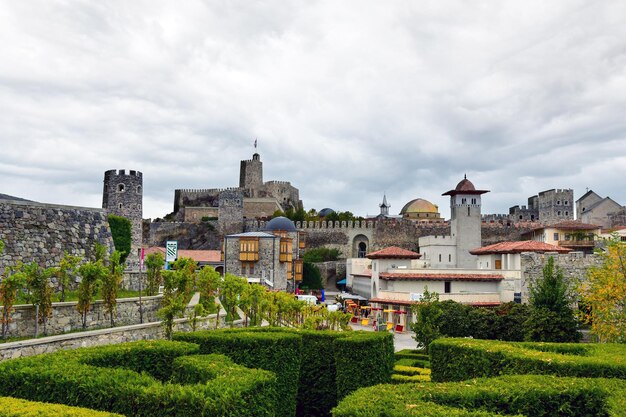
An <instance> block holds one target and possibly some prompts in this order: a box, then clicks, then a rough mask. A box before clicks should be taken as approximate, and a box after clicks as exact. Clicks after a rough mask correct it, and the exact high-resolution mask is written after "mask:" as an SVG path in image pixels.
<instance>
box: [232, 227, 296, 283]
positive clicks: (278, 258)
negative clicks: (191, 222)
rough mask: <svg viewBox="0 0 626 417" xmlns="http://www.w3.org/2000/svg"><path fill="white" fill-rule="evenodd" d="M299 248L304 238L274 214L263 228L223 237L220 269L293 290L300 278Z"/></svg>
mask: <svg viewBox="0 0 626 417" xmlns="http://www.w3.org/2000/svg"><path fill="white" fill-rule="evenodd" d="M302 249H304V239H303V237H302V235H301V233H299V232H298V230H297V229H296V227H295V225H294V223H293V222H292V221H291V220H289V219H287V218H285V217H276V218H274V219H272V220H270V221H269V222H268V223H267V224H266V225H265V227H264V230H263V231H256V232H245V233H236V234H230V235H227V236H225V237H224V272H225V273H230V274H234V275H239V276H242V277H246V278H247V279H248V282H251V283H259V284H262V285H265V286H267V287H269V288H272V289H275V290H283V291H294V289H295V288H296V287H297V285H298V283H299V282H300V281H302V267H303V264H302V260H301V259H300V256H299V255H300V251H301V250H302Z"/></svg>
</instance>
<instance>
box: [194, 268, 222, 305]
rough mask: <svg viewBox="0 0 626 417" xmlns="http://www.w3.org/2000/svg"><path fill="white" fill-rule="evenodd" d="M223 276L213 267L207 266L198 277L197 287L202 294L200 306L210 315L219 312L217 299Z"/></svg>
mask: <svg viewBox="0 0 626 417" xmlns="http://www.w3.org/2000/svg"><path fill="white" fill-rule="evenodd" d="M221 283H222V276H221V275H220V273H219V272H217V271H216V270H215V268H213V267H212V266H205V267H204V268H202V269H201V270H200V271H199V272H198V273H197V275H196V286H197V290H198V291H199V292H200V304H201V305H202V306H203V307H204V309H205V311H206V312H207V313H208V314H213V313H215V312H216V311H217V310H218V305H217V304H216V303H215V297H216V296H217V294H218V291H219V288H220V285H221Z"/></svg>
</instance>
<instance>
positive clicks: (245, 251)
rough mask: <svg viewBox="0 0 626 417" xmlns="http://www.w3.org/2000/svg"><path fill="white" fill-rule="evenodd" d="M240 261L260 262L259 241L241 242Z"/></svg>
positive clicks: (249, 239)
mask: <svg viewBox="0 0 626 417" xmlns="http://www.w3.org/2000/svg"><path fill="white" fill-rule="evenodd" d="M239 260H240V261H258V260H259V239H258V238H246V239H240V240H239Z"/></svg>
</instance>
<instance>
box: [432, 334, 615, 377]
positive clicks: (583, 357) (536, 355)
mask: <svg viewBox="0 0 626 417" xmlns="http://www.w3.org/2000/svg"><path fill="white" fill-rule="evenodd" d="M430 355H431V370H432V374H431V378H432V380H433V381H437V382H444V381H463V380H466V379H470V378H479V377H488V376H498V375H511V374H550V375H557V376H575V377H590V378H599V377H605V378H621V379H626V345H619V344H586V345H580V344H567V343H519V342H499V341H492V340H476V339H438V340H436V341H434V342H433V343H432V344H431V345H430Z"/></svg>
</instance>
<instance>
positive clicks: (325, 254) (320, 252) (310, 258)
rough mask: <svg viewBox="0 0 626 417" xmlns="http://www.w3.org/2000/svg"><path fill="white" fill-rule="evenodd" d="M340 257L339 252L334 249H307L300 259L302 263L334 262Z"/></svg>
mask: <svg viewBox="0 0 626 417" xmlns="http://www.w3.org/2000/svg"><path fill="white" fill-rule="evenodd" d="M340 256H341V251H340V250H339V249H335V248H332V249H331V248H325V247H321V248H311V249H308V250H307V251H306V252H305V253H304V256H303V257H302V259H304V262H311V263H315V262H328V261H336V260H337V259H339V257H340Z"/></svg>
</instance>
